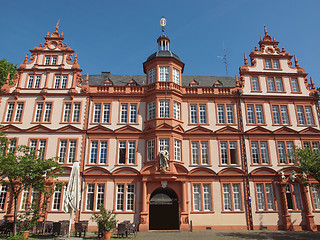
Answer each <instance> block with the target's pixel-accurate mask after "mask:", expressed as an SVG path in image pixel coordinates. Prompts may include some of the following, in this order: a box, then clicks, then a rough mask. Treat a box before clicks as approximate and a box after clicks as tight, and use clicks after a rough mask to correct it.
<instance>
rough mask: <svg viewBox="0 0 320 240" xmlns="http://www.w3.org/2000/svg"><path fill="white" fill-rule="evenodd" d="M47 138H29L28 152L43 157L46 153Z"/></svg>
mask: <svg viewBox="0 0 320 240" xmlns="http://www.w3.org/2000/svg"><path fill="white" fill-rule="evenodd" d="M46 146H47V140H45V139H31V140H30V152H31V154H35V155H38V156H39V157H40V158H41V159H44V157H45V153H46Z"/></svg>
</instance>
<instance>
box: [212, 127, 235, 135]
mask: <svg viewBox="0 0 320 240" xmlns="http://www.w3.org/2000/svg"><path fill="white" fill-rule="evenodd" d="M215 133H220V134H235V133H240V130H238V129H236V128H233V127H230V126H226V127H224V128H221V129H219V130H217V131H216V132H215Z"/></svg>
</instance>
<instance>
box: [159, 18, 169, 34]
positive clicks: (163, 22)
mask: <svg viewBox="0 0 320 240" xmlns="http://www.w3.org/2000/svg"><path fill="white" fill-rule="evenodd" d="M160 25H161V27H162V34H164V27H165V26H166V25H167V20H166V19H165V18H164V17H163V16H162V18H161V19H160Z"/></svg>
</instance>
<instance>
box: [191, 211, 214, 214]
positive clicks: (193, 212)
mask: <svg viewBox="0 0 320 240" xmlns="http://www.w3.org/2000/svg"><path fill="white" fill-rule="evenodd" d="M190 213H191V214H206V213H214V211H191V212H190Z"/></svg>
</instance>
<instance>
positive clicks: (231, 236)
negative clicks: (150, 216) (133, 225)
mask: <svg viewBox="0 0 320 240" xmlns="http://www.w3.org/2000/svg"><path fill="white" fill-rule="evenodd" d="M29 239H30V240H31V239H68V238H61V237H60V238H59V237H58V238H52V237H50V236H46V237H44V236H42V237H41V236H31V237H30V238H29ZM71 239H77V240H78V239H81V238H70V240H71ZM85 239H99V238H98V237H97V236H96V235H95V234H94V233H92V232H89V233H88V234H87V236H86V238H85ZM100 239H101V238H100ZM111 239H113V240H114V239H118V240H120V239H130V240H189V239H190V240H191V239H192V240H212V239H213V240H256V239H259V240H260V239H261V240H262V239H266V240H304V239H306V240H320V232H308V231H301V232H289V231H194V232H179V231H150V232H138V233H137V236H136V237H134V236H133V235H130V236H129V237H128V238H117V237H116V236H115V235H113V236H112V238H111Z"/></svg>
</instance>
